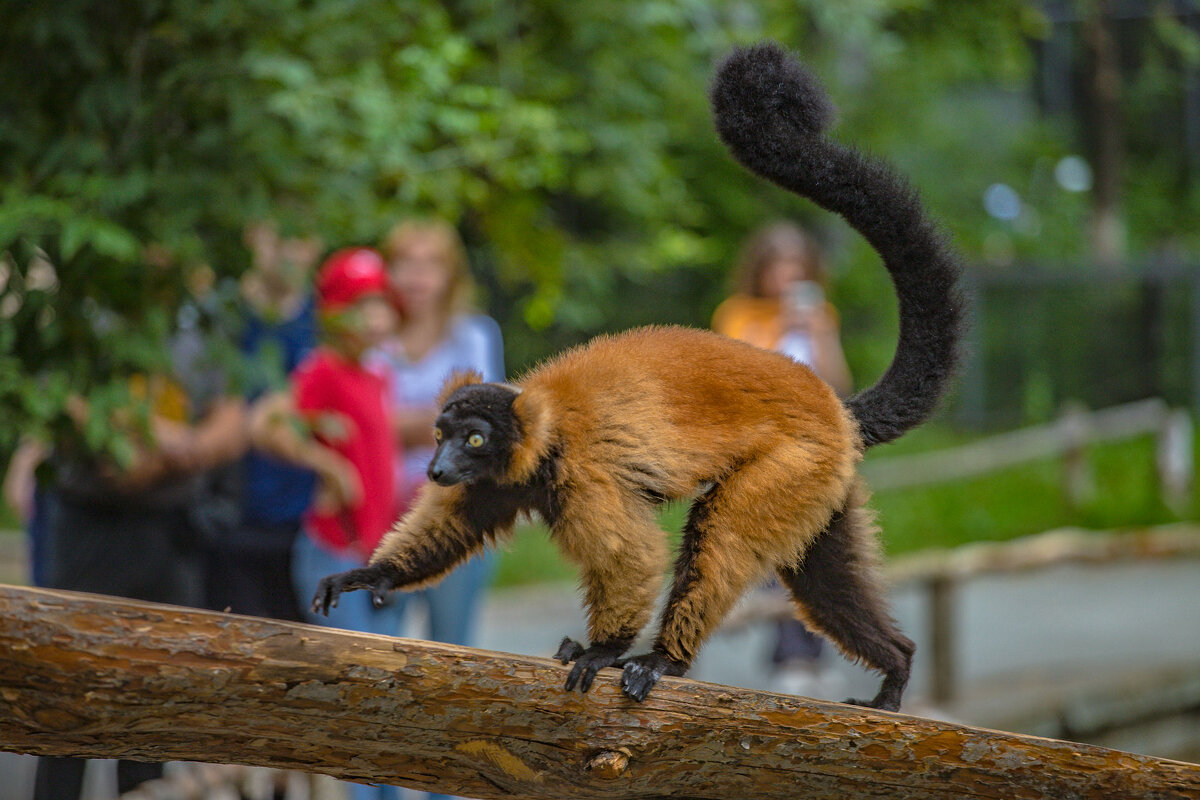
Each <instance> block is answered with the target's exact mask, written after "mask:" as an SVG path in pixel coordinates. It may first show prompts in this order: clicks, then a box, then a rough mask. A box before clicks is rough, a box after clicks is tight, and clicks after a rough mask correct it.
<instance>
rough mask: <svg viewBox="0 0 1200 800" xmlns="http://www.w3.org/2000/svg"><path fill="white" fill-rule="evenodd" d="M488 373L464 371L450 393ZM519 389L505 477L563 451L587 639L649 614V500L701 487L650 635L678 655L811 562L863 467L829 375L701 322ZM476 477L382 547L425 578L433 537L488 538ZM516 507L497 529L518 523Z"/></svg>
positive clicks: (425, 500) (569, 535)
mask: <svg viewBox="0 0 1200 800" xmlns="http://www.w3.org/2000/svg"><path fill="white" fill-rule="evenodd" d="M477 381H478V378H477V377H475V376H457V377H455V378H453V379H452V381H451V382H450V384H448V386H447V389H446V391H445V392H444V396H445V397H447V398H449V397H451V396H454V395H455V392H456V391H457V390H459V389H462V388H463V387H469V386H470V385H471V384H472V382H477ZM513 391H514V392H518V393H517V394H516V396H515V398H514V400H513V406H512V413H513V414H514V415H515V416H516V417H517V420H518V422H519V426H520V430H521V431H522V438H521V440H520V441H519V443H518V444H517V445H516V446H515V447H514V448H513V450H512V458H511V461H510V464H509V467H508V470H507V472H506V474H505V476H504V478H503V479H502V480H501V481H500V484H501V485H504V484H507V485H510V486H523V485H527V484H529V482H531V481H533V480H535V476H536V474H537V471H538V469H539V467H540V465H543V464H544V463H546V462H547V460H550V459H552V460H553V466H554V469H553V476H554V477H553V486H552V487H551V489H552V491H553V492H554V494H555V496H556V499H557V508H558V509H559V511H558V513H557V514H556V515H555V518H554V519H552V520H551V521H550V522H551V536H552V538H553V540H554V541H555V542H556V543H557V544H558V546H559V548H560V549H561V550H562V552H563V553H564V555H566V557H567V558H569V559H571V560H572V561H574V562H575V563H576V564H578V565H579V567H580V572H581V579H582V582H583V587H584V590H585V596H586V602H587V606H588V611H589V636H590V638H591V641H592V642H593V643H610V642H623V643H624V644H625V646H627V645H628V642H629V641H631V640H632V639H633V637H634V636H635V635H636V634H637V633H638V632H639V631H640V630H641V629H642V627H644V626H645V624H646V622H647V621H648V619H649V616H650V613H651V610H652V607H653V604H654V600H655V598H656V597H657V594H658V591H659V588H660V586H661V578H662V575H663V573H664V571H665V569H666V567H667V561H668V553H667V547H666V544H665V538H664V536H663V533H662V531H661V530H660V529H659V527H658V525H657V524H656V518H655V509H656V507H657V505H658V504H660V503H661V502H663V501H666V500H679V499H683V498H688V497H692V496H695V495H697V494H699V495H700V499H699V500H698V501H697V505H696V508H697V513H694V514H693V520H692V521H691V522H690V523H689V530H688V531H687V532H685V546H686V547H687V548H688V554H687V557H686V558H681V560H680V564H679V567H678V569H677V577H676V582H675V587H674V590H673V591H672V593H671V597H670V598H669V602H668V606H667V609H666V611H665V613H664V619H663V624H662V628H661V630H660V632H659V636H658V641H657V644H656V648H657V649H658V650H659V651H660V652H661V653H662V654H663V655H665V656H666V657H668V658H669V659H671V661H672V662H674V663H675V664H676V665H678V667H679V668H686V665H687V664H689V663H690V662H691V660H692V658H693V657H694V656H695V654H696V651H697V650H698V649H699V647H700V645H701V643H702V642H703V641H704V639H705V638H706V637H707V636H708V635H709V634H710V633H711V632H712V631H713V629H714V628H715V627H716V626H717V625H718V624H719V623H720V621H721V619H722V618H723V617H724V616H725V614H726V613H727V612H728V610H729V609H730V607H731V606H732V605H733V604H734V603H735V602H736V601H737V599H738V598H739V597H740V595H741V594H742V592H743V591H744V590H745V589H746V588H747V587H748V586H750V585H752V584H753V583H755V582H756V581H758V580H760V579H762V578H763V577H764V576H766V575H768V574H769V573H770V572H771V571H773V570H780V569H788V568H794V567H796V566H797V565H798V564H800V563H801V561H802V559H803V556H804V553H805V550H806V549H807V548H808V547H809V545H810V544H811V543H812V542H813V540H814V539H815V538H816V537H817V536H818V534H820V533H821V532H822V531H823V530H824V529H825V528H826V527H827V526H828V524H829V522H830V520H831V519H832V518H833V517H834V515H835V514H836V513H838V512H839V511H840V510H841V509H843V507H844V506H845V505H846V503H847V499H848V497H849V495H850V492H851V488H852V486H853V483H854V475H855V465H856V463H857V461H858V459H859V449H858V445H857V438H856V429H855V425H854V422H853V421H852V420H851V418H850V417H849V415H848V413H847V412H846V410H845V408H844V406H843V405H842V404H841V402H840V401H839V400H838V398H837V397H836V396H835V395H834V393H833V391H832V390H831V389H830V388H829V386H828V385H827V384H825V383H824V382H822V381H821V380H820V379H818V378H817V377H816V376H815V375H814V374H813V373H812V371H811V370H809V369H808V368H807V367H805V366H802V365H800V364H797V363H795V362H794V361H792V360H791V359H788V358H786V357H784V356H781V355H779V354H776V353H771V352H768V351H765V350H760V349H758V348H755V347H752V346H750V345H747V344H744V343H741V342H737V341H733V340H731V339H727V338H725V337H722V336H718V335H716V334H712V333H708V332H705V331H697V330H691V329H685V328H672V327H654V328H643V329H639V330H635V331H630V332H628V333H625V334H621V335H617V336H605V337H600V338H598V339H596V340H594V341H592V342H591V343H589V344H588V345H585V346H583V347H580V348H577V349H574V350H571V351H569V352H567V353H565V354H563V355H562V356H560V357H559V358H557V359H555V360H553V361H551V362H549V363H547V364H544V365H543V366H541V367H539V368H538V369H535V370H534V371H533V372H532V373H530V374H529V375H528V376H526V377H525V378H524V379H523V380H521V381H519V383H518V384H517V385H516V387H515V388H514V389H513ZM468 492H469V489H467V488H464V487H463V486H449V487H443V486H437V485H429V486H427V487H426V489H425V490H424V491H423V492H422V494H421V497H420V500H419V502H418V503H417V505H416V507H415V508H414V509H413V510H412V511H411V512H410V513H409V514H408V515H406V516H405V517H404V518H403V519H402V520H401V521H400V522H399V523H398V524H397V526H396V528H395V530H394V531H392V532H391V533H390V534H389V535H388V537H387V538H386V539H385V540H384V541H383V543H382V544H381V545H380V547H379V549H378V550H377V552H376V553H375V555H374V556H373V557H372V559H371V561H372V563H373V564H379V563H387V564H390V565H393V566H394V567H396V569H397V570H398V571H399V573H400V574H403V575H405V576H408V577H407V584H406V585H414V583H415V582H417V581H420V582H424V581H426V580H428V578H431V577H434V575H433V574H431V575H428V576H426V575H417V574H414V566H415V565H416V564H418V563H425V562H427V561H428V558H427V556H426V555H425V553H426V552H427V551H429V550H430V548H433V549H435V550H438V551H445V552H455V553H460V554H462V556H464V557H465V555H467V554H469V553H471V552H474V551H475V550H477V549H478V547H479V546H480V545H481V543H482V541H483V538H484V537H482V536H481V535H480V534H479V532H478V531H474V530H471V529H470V526H469V525H467V524H465V523H464V522H463V521H462V519H461V513H460V511H461V509H462V507H463V505H464V504H465V503H467V502H468V498H467V493H468ZM521 510H529V509H528V508H512V509H511V511H512V514H511V515H505V517H504V518H503V519H502V520H501V524H499V525H496V526H495V527H494V528H493V529H492V530H489V531H488V532H487V534H488V535H489V536H502V535H504V534H506V533H507V532H508V531H509V530H510V529H511V524H512V521H513V520H514V519H515V515H516V513H517V512H518V511H521ZM688 537H691V538H690V539H689V538H688ZM456 560H457V559H456ZM439 566H441V565H439ZM444 571H445V570H444V569H439V570H437V574H438V575H440V574H442V573H443V572H444ZM622 649H623V648H622Z"/></svg>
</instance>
